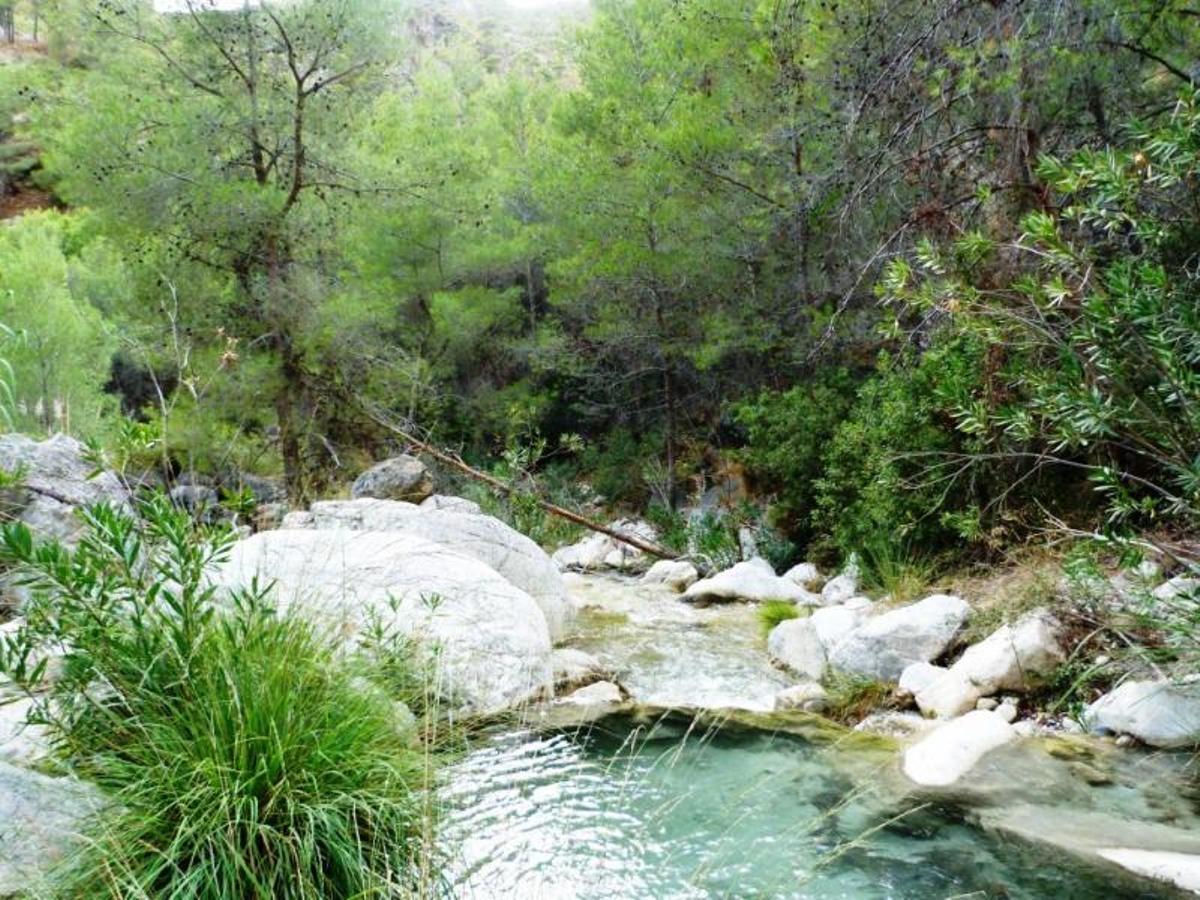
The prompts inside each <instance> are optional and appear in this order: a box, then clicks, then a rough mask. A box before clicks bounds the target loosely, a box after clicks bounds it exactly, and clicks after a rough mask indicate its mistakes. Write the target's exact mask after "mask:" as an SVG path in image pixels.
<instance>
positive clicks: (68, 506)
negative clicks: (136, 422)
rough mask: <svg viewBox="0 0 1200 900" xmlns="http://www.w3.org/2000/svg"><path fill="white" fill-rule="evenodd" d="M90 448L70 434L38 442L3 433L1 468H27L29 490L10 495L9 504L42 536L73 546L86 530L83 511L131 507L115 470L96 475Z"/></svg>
mask: <svg viewBox="0 0 1200 900" xmlns="http://www.w3.org/2000/svg"><path fill="white" fill-rule="evenodd" d="M86 457H87V448H86V447H85V446H84V445H83V444H82V443H80V442H79V441H77V440H75V439H74V438H71V437H67V436H66V435H62V434H58V435H55V436H54V437H52V438H49V439H47V440H44V441H35V440H33V439H32V438H28V437H26V436H25V435H22V434H3V435H0V468H3V469H5V470H7V471H10V472H11V471H16V470H18V469H23V470H24V472H25V477H24V480H23V482H24V487H23V489H21V490H17V491H12V492H9V494H10V496H9V497H8V499H7V501H6V506H10V507H11V509H10V510H9V512H10V514H11V513H15V515H16V517H17V518H18V519H19V520H20V521H22V522H24V523H25V524H26V525H28V526H29V527H30V529H31V530H33V531H34V532H36V533H37V534H39V535H40V536H42V537H46V538H55V539H58V540H62V541H66V542H67V543H71V542H73V541H75V540H76V539H77V538H78V537H79V535H80V533H81V532H82V530H83V526H82V525H81V524H80V522H79V519H78V517H77V515H76V510H78V509H79V508H80V507H84V506H90V505H93V504H96V503H102V502H106V503H110V504H112V505H113V506H116V507H118V508H122V509H129V508H130V505H129V492H128V491H127V490H126V489H125V486H124V485H123V484H122V483H121V481H120V479H118V478H117V476H116V475H114V474H113V473H112V472H103V471H102V472H96V470H95V466H94V465H93V464H92V463H90V462H88V461H87V459H86Z"/></svg>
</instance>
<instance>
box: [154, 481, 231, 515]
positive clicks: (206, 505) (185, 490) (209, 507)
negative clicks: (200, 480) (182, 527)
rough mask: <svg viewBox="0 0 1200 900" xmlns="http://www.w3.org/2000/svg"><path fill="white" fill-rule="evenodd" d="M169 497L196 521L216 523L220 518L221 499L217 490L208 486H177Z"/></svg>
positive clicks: (169, 493)
mask: <svg viewBox="0 0 1200 900" xmlns="http://www.w3.org/2000/svg"><path fill="white" fill-rule="evenodd" d="M167 496H168V497H170V498H171V502H172V503H173V504H175V505H176V506H177V507H179V508H180V509H182V510H185V511H186V512H187V513H188V514H189V515H191V516H192V517H193V518H195V519H198V520H202V521H205V522H214V521H217V520H218V519H219V518H220V514H221V497H220V495H219V494H218V493H217V489H216V488H213V487H209V486H208V485H206V484H177V485H175V487H173V488H171V490H170V491H169V492H168V493H167Z"/></svg>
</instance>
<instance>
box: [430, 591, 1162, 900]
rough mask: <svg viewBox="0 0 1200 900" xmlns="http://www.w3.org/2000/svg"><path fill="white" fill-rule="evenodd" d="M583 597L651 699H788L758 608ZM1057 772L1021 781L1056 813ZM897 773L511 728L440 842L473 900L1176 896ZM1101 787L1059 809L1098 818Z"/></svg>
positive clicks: (686, 742)
mask: <svg viewBox="0 0 1200 900" xmlns="http://www.w3.org/2000/svg"><path fill="white" fill-rule="evenodd" d="M572 592H573V594H574V596H575V598H576V600H577V601H578V602H579V603H580V604H581V606H583V608H584V612H583V615H582V616H581V624H580V629H579V633H578V635H577V637H576V639H574V640H573V641H572V642H571V643H572V645H573V646H578V647H580V648H581V649H585V650H588V651H589V652H591V653H593V654H594V655H596V656H598V657H600V658H601V660H602V661H603V662H605V663H606V664H608V665H610V666H612V667H613V668H614V669H616V670H617V671H619V672H620V673H621V676H622V683H623V684H624V685H625V686H626V687H627V688H628V689H629V691H630V692H631V693H632V694H633V695H634V697H635V698H636V699H638V700H639V701H641V702H645V703H650V704H654V705H658V706H687V707H691V708H697V707H709V708H716V707H726V708H731V707H735V708H742V709H748V710H769V709H770V708H771V705H772V700H773V696H774V694H775V693H776V692H777V691H778V690H780V689H781V688H782V687H785V686H787V684H789V683H790V679H789V678H788V677H787V676H785V675H784V674H783V673H780V672H778V671H776V670H775V669H773V668H772V667H771V666H770V665H769V664H768V663H767V661H766V654H765V651H764V649H763V647H762V640H761V636H760V633H759V631H758V626H757V621H756V620H755V618H754V611H753V609H752V608H750V607H745V606H732V607H713V608H710V609H705V610H697V609H692V608H691V607H688V606H686V605H685V604H682V603H680V602H679V601H678V600H676V599H674V598H673V597H671V596H670V595H668V594H665V593H662V592H658V591H654V590H648V589H645V588H641V587H639V586H636V585H634V584H633V583H631V582H626V581H619V580H616V579H609V578H587V579H577V580H574V581H572ZM1130 764H1132V763H1130ZM1022 765H1029V759H1028V755H1026V757H1017V756H1013V757H1012V758H1011V759H1009V760H1007V761H1003V760H1001V761H999V762H997V763H996V765H995V766H993V769H998V768H1000V767H1005V769H1004V771H1003V772H1001V773H1000V776H1001V777H1002V778H1009V777H1010V775H1009V774H1007V773H1011V772H1020V767H1021V766H1022ZM1056 765H1064V766H1065V764H1062V763H1060V762H1059V761H1055V760H1048V762H1047V764H1046V766H1045V767H1044V768H1046V770H1047V771H1046V772H1045V773H1043V772H1037V773H1032V772H1031V773H1030V774H1029V775H1028V776H1026V775H1025V774H1021V775H1020V776H1017V777H1016V778H1015V780H1016V781H1019V782H1021V783H1024V784H1025V785H1026V786H1027V787H1028V791H1029V793H1030V794H1031V796H1033V797H1035V798H1037V799H1039V800H1040V801H1041V802H1045V801H1046V800H1047V799H1048V798H1047V797H1046V796H1045V793H1046V791H1047V790H1054V786H1055V785H1057V784H1058V783H1059V782H1060V781H1062V782H1064V783H1068V780H1067V779H1064V778H1061V777H1060V774H1056V773H1054V772H1053V771H1052V770H1053V767H1054V766H1056ZM1038 766H1039V768H1041V767H1042V766H1041V763H1038ZM876 769H878V770H879V777H878V778H876V777H874V776H873V774H872V773H873V771H874V770H876ZM885 769H887V770H888V771H891V770H892V769H894V766H890V764H889V762H888V761H887V758H886V756H885V755H881V754H880V753H879V752H878V751H876V752H874V753H872V752H870V751H869V750H862V749H855V748H850V747H844V746H838V745H836V744H828V743H825V744H822V743H817V742H810V741H806V740H804V739H801V738H798V737H793V736H790V735H787V734H781V733H771V732H767V731H753V730H746V729H717V728H714V727H708V728H699V727H688V726H687V725H686V724H680V723H679V722H678V721H674V720H672V721H668V720H667V719H665V718H664V719H662V720H660V721H659V722H658V723H651V724H650V725H649V726H648V725H647V724H646V723H645V722H640V723H638V722H634V721H632V720H623V719H621V718H619V717H618V718H610V719H605V720H602V721H601V722H598V723H594V724H592V725H589V726H581V727H579V728H577V729H575V730H572V731H568V732H559V733H544V732H539V731H536V730H534V729H531V728H527V727H521V726H520V725H513V726H511V727H509V728H504V729H497V730H496V731H494V732H493V733H490V734H488V735H485V736H483V737H481V738H479V739H478V740H477V741H476V743H475V745H474V747H473V749H472V750H471V752H469V753H468V754H467V755H466V756H465V757H464V758H462V759H461V760H460V761H459V762H457V763H456V764H455V765H454V766H453V767H452V770H451V771H450V772H449V773H448V778H447V788H446V792H445V795H444V799H445V809H446V812H445V815H444V819H443V822H442V826H441V834H442V839H443V841H444V844H443V846H445V847H446V848H447V852H448V854H449V855H450V857H451V859H450V868H451V873H452V878H453V881H454V883H455V890H456V893H457V895H458V896H461V897H464V898H489V900H490V898H522V900H525V898H531V900H532V898H554V900H559V898H562V900H569V898H580V900H608V898H613V900H616V898H622V900H626V898H627V900H642V898H646V900H660V898H661V900H666V898H672V900H673V898H681V900H682V898H725V897H730V898H732V897H737V898H743V897H744V898H851V900H858V898H862V900H871V898H914V900H915V898H922V900H924V898H952V897H954V898H965V897H971V898H1026V897H1028V898H1041V897H1052V898H1056V900H1066V898H1080V900H1099V898H1112V897H1147V898H1150V897H1175V896H1179V895H1178V894H1177V893H1175V892H1173V891H1171V890H1170V889H1167V888H1162V889H1159V888H1158V887H1156V886H1155V885H1154V884H1153V883H1150V882H1146V881H1132V880H1131V881H1129V882H1124V881H1122V880H1120V879H1117V880H1114V877H1113V876H1112V875H1111V873H1108V872H1104V873H1100V872H1098V871H1096V870H1095V869H1092V868H1089V867H1085V866H1082V865H1076V864H1073V863H1072V862H1070V861H1069V859H1064V858H1063V856H1062V854H1056V853H1055V852H1053V851H1052V850H1049V849H1047V848H1042V847H1039V846H1037V845H1030V844H1028V843H1025V842H1017V841H1014V840H1011V839H1007V838H1004V837H1002V836H999V835H997V834H993V833H991V832H989V831H985V830H984V829H981V828H978V827H976V826H975V825H973V824H971V822H972V818H971V815H970V810H969V809H968V808H967V807H966V806H964V805H962V804H959V803H957V802H948V801H940V800H939V801H936V802H931V801H929V800H928V799H925V800H920V799H918V798H915V797H912V796H909V795H907V794H906V793H905V792H903V791H901V790H897V789H896V788H895V779H894V778H893V777H890V776H888V775H886V774H884V770H885ZM1064 771H1065V769H1064ZM995 774H996V773H995V772H993V773H992V777H994V776H995ZM1156 774H1160V773H1157V772H1156ZM1042 776H1044V779H1043V780H1044V781H1045V785H1049V786H1050V787H1049V788H1047V787H1046V786H1045V785H1043V784H1042V783H1041V782H1040V781H1039V779H1042ZM987 777H989V775H988V773H987V772H986V771H985V772H983V773H981V778H987ZM1144 777H1145V776H1142V778H1144ZM1134 780H1135V781H1136V780H1137V779H1134ZM1072 790H1074V788H1072ZM1114 790H1116V792H1115V793H1110V794H1108V795H1106V797H1105V799H1104V801H1103V802H1104V803H1105V804H1109V803H1116V804H1118V805H1119V806H1124V807H1129V808H1131V809H1136V810H1137V811H1138V813H1139V814H1142V813H1144V812H1145V810H1146V807H1147V803H1148V802H1149V805H1150V806H1153V805H1154V803H1155V802H1157V801H1155V799H1154V798H1153V797H1151V798H1150V799H1149V801H1148V800H1147V797H1146V796H1143V794H1142V793H1141V792H1140V791H1139V790H1137V789H1128V788H1120V789H1119V790H1117V789H1114ZM1088 791H1089V789H1087V788H1083V789H1082V790H1078V791H1076V794H1077V796H1074V795H1073V796H1067V795H1066V794H1064V796H1063V802H1071V803H1080V804H1088V803H1090V802H1091V800H1090V796H1089V793H1088ZM1164 802H1172V801H1171V799H1170V798H1168V800H1167V801H1164ZM1048 827H1051V826H1050V825H1049V823H1048Z"/></svg>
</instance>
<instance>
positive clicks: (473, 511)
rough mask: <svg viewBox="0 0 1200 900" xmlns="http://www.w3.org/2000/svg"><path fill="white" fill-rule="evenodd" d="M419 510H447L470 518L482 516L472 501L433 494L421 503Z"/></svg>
mask: <svg viewBox="0 0 1200 900" xmlns="http://www.w3.org/2000/svg"><path fill="white" fill-rule="evenodd" d="M420 505H421V509H448V510H450V512H457V513H466V514H467V515H470V516H481V515H483V508H482V507H481V506H480V505H479V504H478V503H476V502H475V501H474V500H467V499H466V498H465V497H448V496H446V495H445V494H434V495H433V496H432V497H426V498H425V499H424V500H422V501H421V504H420Z"/></svg>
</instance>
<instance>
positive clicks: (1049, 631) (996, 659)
mask: <svg viewBox="0 0 1200 900" xmlns="http://www.w3.org/2000/svg"><path fill="white" fill-rule="evenodd" d="M1065 659H1066V653H1064V652H1063V648H1062V626H1061V625H1060V624H1059V622H1058V621H1057V620H1056V619H1054V618H1053V617H1052V616H1051V615H1050V613H1049V612H1047V611H1046V610H1036V611H1035V612H1032V613H1030V614H1029V615H1027V616H1024V617H1023V618H1021V620H1020V621H1018V622H1017V623H1015V624H1013V625H1004V626H1002V627H1000V628H998V629H997V630H996V631H993V632H992V633H991V634H990V635H988V637H986V638H985V639H984V640H982V641H980V642H979V643H978V644H975V645H974V646H972V647H968V648H967V650H966V652H965V653H963V655H962V656H961V657H960V658H959V660H958V662H956V663H955V664H954V665H953V666H951V671H953V672H954V673H956V674H957V675H958V676H959V677H961V678H963V679H965V680H967V681H969V682H970V683H972V684H974V685H975V686H976V687H977V688H978V689H979V693H980V694H981V695H982V696H987V695H990V694H994V693H996V692H997V691H1023V690H1026V689H1028V688H1029V687H1032V686H1034V685H1036V684H1037V683H1038V682H1039V681H1040V680H1042V679H1044V678H1046V677H1047V676H1049V675H1050V674H1051V673H1052V672H1053V671H1054V670H1055V669H1056V668H1057V667H1058V666H1059V665H1060V664H1062V662H1063V661H1064V660H1065Z"/></svg>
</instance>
